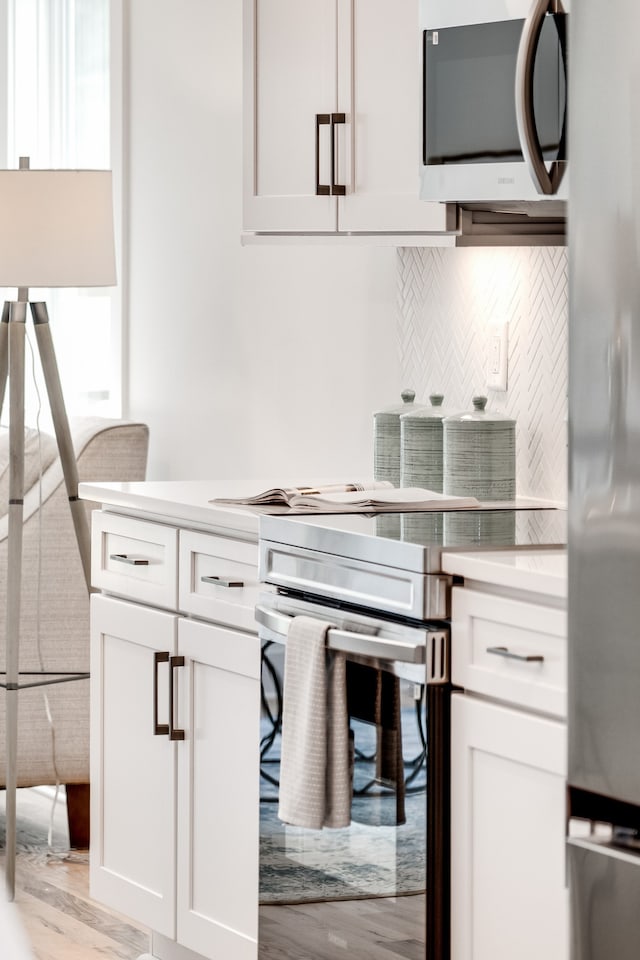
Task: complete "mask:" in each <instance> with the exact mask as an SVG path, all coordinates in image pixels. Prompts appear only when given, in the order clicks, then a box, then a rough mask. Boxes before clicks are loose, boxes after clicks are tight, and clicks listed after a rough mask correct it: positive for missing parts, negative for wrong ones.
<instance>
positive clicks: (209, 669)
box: [177, 620, 260, 960]
mask: <svg viewBox="0 0 640 960" xmlns="http://www.w3.org/2000/svg"><path fill="white" fill-rule="evenodd" d="M179 649H180V653H181V654H182V655H183V656H184V659H185V667H184V669H182V670H180V671H179V674H180V680H179V704H180V705H179V710H178V717H179V725H180V726H181V727H182V728H184V731H185V740H184V742H183V743H181V744H180V749H179V752H178V809H179V811H180V817H179V819H178V844H177V846H178V921H177V926H178V940H179V942H180V943H182V944H184V945H185V946H187V947H189V948H190V949H191V950H195V951H197V952H199V953H202V954H204V955H206V956H216V957H218V956H219V957H233V958H234V960H255V957H256V952H257V933H258V866H259V864H258V810H259V766H260V757H259V728H260V715H259V711H260V686H259V685H260V680H259V677H260V642H259V640H258V638H257V637H256V636H255V635H248V634H242V633H240V632H235V631H233V630H229V629H225V628H223V627H218V626H214V625H213V624H206V623H201V622H196V621H191V620H181V621H180V625H179Z"/></svg>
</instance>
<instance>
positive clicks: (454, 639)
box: [451, 587, 567, 717]
mask: <svg viewBox="0 0 640 960" xmlns="http://www.w3.org/2000/svg"><path fill="white" fill-rule="evenodd" d="M451 612H452V619H451V673H452V680H453V682H454V683H455V684H458V685H459V686H461V687H464V688H465V689H466V690H470V691H475V692H477V693H482V694H484V695H485V696H490V697H494V698H496V699H499V700H504V701H506V702H508V703H513V704H518V705H519V706H523V707H527V708H529V709H533V710H541V711H544V712H546V713H551V714H555V715H557V716H559V717H565V716H566V713H567V614H566V611H564V610H559V609H556V608H554V607H546V606H543V605H541V604H535V603H527V602H526V601H521V600H512V599H508V598H506V597H499V596H494V595H492V594H488V593H480V592H477V591H475V590H470V589H468V588H467V587H455V588H454V589H453V591H452V603H451ZM496 648H497V649H496ZM527 658H529V659H527Z"/></svg>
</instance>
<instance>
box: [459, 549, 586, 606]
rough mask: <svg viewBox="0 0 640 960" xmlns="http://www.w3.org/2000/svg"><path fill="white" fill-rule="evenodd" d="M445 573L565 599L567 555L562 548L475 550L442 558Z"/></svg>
mask: <svg viewBox="0 0 640 960" xmlns="http://www.w3.org/2000/svg"><path fill="white" fill-rule="evenodd" d="M442 567H443V570H444V571H445V572H446V573H453V574H457V575H458V576H461V577H464V578H465V580H477V581H480V582H482V583H489V584H493V585H495V586H499V587H510V588H512V589H514V590H526V591H532V592H534V593H542V594H547V595H548V596H551V597H560V598H563V599H564V598H566V596H567V551H566V549H564V548H551V549H544V548H542V549H537V548H536V549H528V548H523V549H521V550H519V549H512V550H479V551H477V552H473V553H472V552H470V553H462V552H460V553H456V552H454V553H447V552H446V551H445V552H444V553H443V554H442Z"/></svg>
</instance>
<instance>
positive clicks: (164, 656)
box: [153, 650, 169, 737]
mask: <svg viewBox="0 0 640 960" xmlns="http://www.w3.org/2000/svg"><path fill="white" fill-rule="evenodd" d="M159 663H169V652H168V651H167V652H166V653H165V652H164V651H162V652H161V651H159V650H158V651H156V652H155V653H154V655H153V735H154V737H160V736H168V734H169V724H168V723H158V664H159Z"/></svg>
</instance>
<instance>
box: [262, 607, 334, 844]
mask: <svg viewBox="0 0 640 960" xmlns="http://www.w3.org/2000/svg"><path fill="white" fill-rule="evenodd" d="M330 626H331V624H329V623H324V622H322V621H319V620H314V619H313V618H311V617H295V618H294V621H293V623H292V624H291V627H290V629H289V634H288V637H287V645H286V649H285V660H284V708H283V714H282V750H281V761H280V798H279V807H278V816H279V817H280V819H281V820H282V821H283V822H284V823H289V824H292V825H295V826H299V827H309V828H311V829H320V828H321V827H323V826H324V827H346V826H348V825H349V823H350V821H351V792H352V780H351V768H350V757H349V720H348V715H347V694H346V661H345V658H344V656H343V655H342V654H340V653H335V652H333V651H329V650H327V649H326V635H327V631H328V630H329V628H330Z"/></svg>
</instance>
